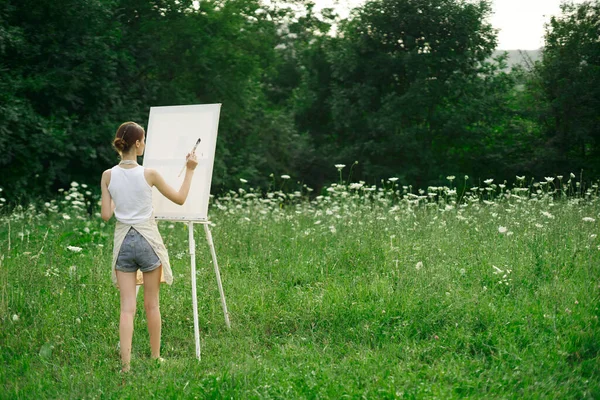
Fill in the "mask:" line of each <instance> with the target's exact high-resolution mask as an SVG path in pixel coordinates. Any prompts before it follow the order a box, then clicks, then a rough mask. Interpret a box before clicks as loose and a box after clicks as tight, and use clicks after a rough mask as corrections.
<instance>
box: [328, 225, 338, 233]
mask: <svg viewBox="0 0 600 400" xmlns="http://www.w3.org/2000/svg"><path fill="white" fill-rule="evenodd" d="M329 230H330V231H331V233H336V232H337V229H335V226H334V225H331V226H330V227H329Z"/></svg>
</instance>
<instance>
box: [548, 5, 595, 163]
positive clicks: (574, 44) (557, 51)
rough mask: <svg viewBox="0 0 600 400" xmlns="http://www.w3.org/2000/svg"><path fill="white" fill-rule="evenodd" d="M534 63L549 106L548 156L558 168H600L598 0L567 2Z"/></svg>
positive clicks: (549, 25) (554, 19)
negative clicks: (536, 63)
mask: <svg viewBox="0 0 600 400" xmlns="http://www.w3.org/2000/svg"><path fill="white" fill-rule="evenodd" d="M561 10H562V15H560V16H557V17H552V18H551V20H550V23H549V24H548V25H547V27H546V35H545V46H544V49H543V52H542V61H541V63H539V64H538V65H537V67H536V72H537V74H538V75H539V81H540V87H541V89H542V91H543V94H544V97H545V99H546V102H545V104H546V105H547V107H546V108H544V109H542V110H540V122H541V124H542V125H543V126H544V127H545V134H546V138H545V139H546V140H545V153H546V154H545V158H547V160H548V163H549V165H552V166H553V168H554V169H555V170H557V171H564V172H571V171H579V170H580V169H584V170H587V171H589V172H590V173H591V174H597V173H599V172H600V113H599V112H598V110H600V41H599V39H598V38H599V37H600V1H598V0H595V1H586V2H584V3H581V4H570V3H564V4H562V5H561Z"/></svg>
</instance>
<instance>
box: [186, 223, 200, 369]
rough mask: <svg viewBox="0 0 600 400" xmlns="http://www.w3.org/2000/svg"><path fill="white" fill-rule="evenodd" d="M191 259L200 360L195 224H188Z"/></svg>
mask: <svg viewBox="0 0 600 400" xmlns="http://www.w3.org/2000/svg"><path fill="white" fill-rule="evenodd" d="M188 228H189V229H188V231H189V243H190V258H191V262H192V305H193V308H194V339H195V340H196V358H197V359H198V360H200V330H199V327H198V297H197V295H196V242H195V241H194V223H193V222H188Z"/></svg>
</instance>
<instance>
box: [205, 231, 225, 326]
mask: <svg viewBox="0 0 600 400" xmlns="http://www.w3.org/2000/svg"><path fill="white" fill-rule="evenodd" d="M203 225H204V232H206V240H208V246H209V247H210V254H211V255H212V260H213V265H214V266H215V275H217V285H218V286H219V294H220V295H221V305H222V306H223V314H225V325H227V328H229V329H231V323H230V322H229V312H228V311H227V303H226V302H225V292H223V284H222V283H221V273H220V272H219V265H218V264H217V253H216V252H215V245H214V243H213V239H212V234H211V233H210V229H209V228H208V224H203Z"/></svg>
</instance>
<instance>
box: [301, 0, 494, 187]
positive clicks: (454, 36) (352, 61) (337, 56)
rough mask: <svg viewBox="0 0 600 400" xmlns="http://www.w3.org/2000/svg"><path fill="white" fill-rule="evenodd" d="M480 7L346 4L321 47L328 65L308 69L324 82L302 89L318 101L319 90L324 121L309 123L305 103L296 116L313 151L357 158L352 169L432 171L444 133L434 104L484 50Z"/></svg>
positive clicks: (428, 175) (489, 37)
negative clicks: (349, 10) (350, 12)
mask: <svg viewBox="0 0 600 400" xmlns="http://www.w3.org/2000/svg"><path fill="white" fill-rule="evenodd" d="M490 10H491V9H490V4H489V2H487V1H480V2H477V3H472V2H465V1H457V0H441V1H433V0H411V1H407V0H374V1H370V2H368V3H366V4H365V6H364V7H362V8H360V9H358V10H356V11H355V14H354V16H353V18H352V19H351V20H348V21H345V22H344V23H343V24H342V26H341V28H340V35H339V38H336V39H334V40H332V41H331V42H330V43H328V44H327V45H326V46H325V47H323V48H324V49H325V50H324V51H326V60H327V61H328V63H329V66H327V65H322V64H318V65H319V67H318V68H319V71H318V72H317V74H318V76H320V77H325V78H328V79H329V82H323V81H322V80H316V81H315V82H314V84H313V85H312V90H311V91H306V97H309V96H310V95H311V94H312V96H313V99H315V101H316V102H315V103H313V104H319V105H320V104H322V101H321V100H318V99H323V98H324V96H323V94H325V96H326V98H327V99H326V104H327V115H328V117H329V121H328V122H324V121H323V120H322V119H320V120H318V121H315V123H311V122H310V120H311V114H312V112H313V111H314V108H311V107H305V110H306V113H304V114H302V115H300V116H299V118H298V119H300V120H301V123H303V124H304V126H306V127H307V129H309V130H310V131H311V132H316V133H317V135H318V136H317V139H316V143H317V144H318V146H319V149H320V151H321V156H320V159H321V160H330V159H331V157H332V155H335V156H336V160H338V161H339V162H344V163H346V164H348V163H352V162H354V161H355V160H358V161H359V162H360V164H359V168H358V170H357V177H363V178H366V177H369V178H370V179H378V178H386V177H390V176H400V177H401V178H402V179H404V180H406V181H410V182H413V183H415V184H417V185H423V184H427V183H428V182H429V181H430V180H432V179H437V177H438V175H439V174H441V173H442V172H441V169H440V168H441V165H442V163H441V159H440V158H439V156H440V155H442V154H443V153H444V152H445V149H444V147H443V146H441V145H440V144H441V143H445V141H444V140H443V136H444V135H445V134H446V133H447V132H446V130H445V128H444V126H445V125H446V122H447V121H446V120H445V119H444V118H445V117H444V113H443V112H441V107H443V105H444V104H445V102H446V101H445V99H449V98H452V97H456V94H457V93H461V90H462V89H461V88H460V87H459V86H457V85H456V84H455V83H457V82H463V81H465V80H466V81H468V80H470V79H477V76H478V74H479V73H480V72H481V71H480V65H481V63H483V62H484V61H485V60H486V59H487V58H488V57H489V56H490V55H491V54H492V51H493V49H494V48H495V45H496V42H495V32H494V30H493V29H492V27H491V26H490V25H489V24H488V23H486V22H485V18H486V17H487V15H488V14H489V12H490ZM315 65H317V64H315ZM457 77H460V78H459V79H457ZM325 80H327V79H325ZM459 98H460V96H459ZM461 101H462V100H461ZM307 103H308V104H310V100H308V101H307ZM323 129H327V131H324V130H323ZM329 163H330V164H331V162H329ZM332 172H333V171H332Z"/></svg>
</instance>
